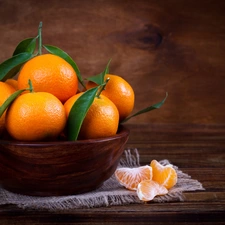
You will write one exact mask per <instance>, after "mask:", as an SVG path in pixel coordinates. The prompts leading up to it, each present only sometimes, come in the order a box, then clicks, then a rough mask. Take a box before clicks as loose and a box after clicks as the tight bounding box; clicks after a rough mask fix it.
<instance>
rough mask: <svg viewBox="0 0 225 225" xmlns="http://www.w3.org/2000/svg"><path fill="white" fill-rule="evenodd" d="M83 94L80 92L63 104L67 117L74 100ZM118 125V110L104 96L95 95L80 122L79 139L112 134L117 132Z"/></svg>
mask: <svg viewBox="0 0 225 225" xmlns="http://www.w3.org/2000/svg"><path fill="white" fill-rule="evenodd" d="M82 94H83V92H80V93H78V94H76V95H74V96H73V97H71V98H70V99H68V100H67V101H66V102H65V104H64V107H65V110H66V114H67V117H68V116H69V113H70V110H71V108H72V106H73V104H74V103H75V102H76V100H77V99H78V98H79V97H80V96H81V95H82ZM118 125H119V112H118V110H117V108H116V106H115V105H114V103H113V102H112V101H110V100H109V99H108V98H107V97H106V96H104V95H100V96H99V97H95V99H94V102H93V103H92V105H91V107H90V108H89V110H88V112H87V114H86V116H85V118H84V121H83V123H82V126H81V129H80V133H79V139H92V138H103V137H109V136H113V135H115V134H116V133H117V130H118Z"/></svg>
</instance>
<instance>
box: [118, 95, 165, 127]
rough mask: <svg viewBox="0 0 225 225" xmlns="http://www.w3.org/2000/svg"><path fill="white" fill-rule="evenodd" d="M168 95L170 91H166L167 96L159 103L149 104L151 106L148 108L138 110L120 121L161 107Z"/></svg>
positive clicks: (125, 120)
mask: <svg viewBox="0 0 225 225" xmlns="http://www.w3.org/2000/svg"><path fill="white" fill-rule="evenodd" d="M167 96H168V93H166V97H165V98H164V99H163V100H162V101H161V102H158V103H156V104H154V105H152V106H149V107H147V108H145V109H142V110H140V111H138V112H137V113H135V114H133V115H131V116H129V117H127V118H125V119H124V120H123V121H121V122H120V123H125V122H127V121H128V120H129V119H130V118H132V117H135V116H138V115H140V114H143V113H146V112H149V111H152V110H154V109H159V108H160V107H161V106H162V105H163V104H164V102H165V101H166V99H167Z"/></svg>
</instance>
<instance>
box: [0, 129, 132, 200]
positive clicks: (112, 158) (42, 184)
mask: <svg viewBox="0 0 225 225" xmlns="http://www.w3.org/2000/svg"><path fill="white" fill-rule="evenodd" d="M128 136H129V130H127V129H126V128H125V127H122V126H121V127H120V128H119V130H118V132H117V134H116V135H114V136H113V137H106V138H99V139H89V140H80V141H76V142H74V141H55V142H40V143H37V142H35V143H34V142H18V141H4V140H1V141H0V162H1V163H0V185H1V186H3V187H4V188H5V189H7V190H9V191H12V192H16V193H19V194H26V195H34V196H57V195H68V194H79V193H85V192H88V191H92V190H95V189H96V188H98V187H100V186H101V185H102V183H103V182H104V181H105V180H107V179H108V178H109V177H111V176H112V174H113V173H114V171H115V170H116V168H117V165H118V163H119V160H120V158H121V155H122V154H123V151H124V146H125V144H126V142H127V140H128Z"/></svg>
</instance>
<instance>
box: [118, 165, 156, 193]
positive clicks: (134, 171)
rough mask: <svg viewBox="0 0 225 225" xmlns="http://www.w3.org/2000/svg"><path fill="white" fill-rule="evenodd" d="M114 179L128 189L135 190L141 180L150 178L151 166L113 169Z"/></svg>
mask: <svg viewBox="0 0 225 225" xmlns="http://www.w3.org/2000/svg"><path fill="white" fill-rule="evenodd" d="M115 176H116V179H117V180H118V181H119V183H120V184H121V185H123V186H124V187H126V188H127V189H129V190H137V186H138V184H139V183H140V182H141V181H143V180H151V179H152V168H151V167H150V166H148V165H146V166H140V167H136V168H119V169H117V170H116V171H115Z"/></svg>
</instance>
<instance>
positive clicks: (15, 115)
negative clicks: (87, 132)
mask: <svg viewBox="0 0 225 225" xmlns="http://www.w3.org/2000/svg"><path fill="white" fill-rule="evenodd" d="M5 124H6V129H7V131H8V133H9V134H10V135H11V136H12V137H13V138H14V139H16V140H20V141H43V140H52V139H55V138H57V137H58V135H59V134H60V133H61V132H62V131H63V129H64V127H65V125H66V112H65V109H64V106H63V104H62V103H61V101H60V100H59V99H58V98H56V97H55V96H54V95H52V94H50V93H47V92H31V93H30V92H29V93H25V94H23V95H20V96H19V97H17V98H16V99H15V100H14V102H13V103H12V104H11V105H10V107H9V108H8V110H7V113H6V118H5Z"/></svg>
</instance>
